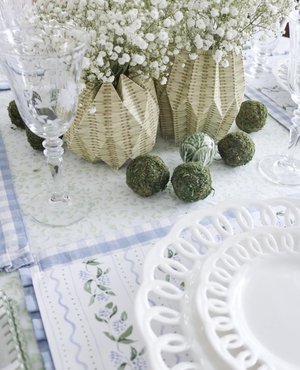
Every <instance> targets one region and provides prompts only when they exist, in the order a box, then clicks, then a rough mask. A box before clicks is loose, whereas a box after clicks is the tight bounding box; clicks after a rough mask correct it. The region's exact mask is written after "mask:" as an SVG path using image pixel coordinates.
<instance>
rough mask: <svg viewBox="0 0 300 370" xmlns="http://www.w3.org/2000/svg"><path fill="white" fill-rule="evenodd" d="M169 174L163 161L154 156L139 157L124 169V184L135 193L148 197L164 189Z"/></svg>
mask: <svg viewBox="0 0 300 370" xmlns="http://www.w3.org/2000/svg"><path fill="white" fill-rule="evenodd" d="M169 178H170V172H169V169H168V167H167V166H166V165H165V163H164V162H163V160H162V159H161V158H160V157H158V156H154V155H150V154H146V155H140V156H138V157H136V158H135V159H133V160H132V161H131V162H130V163H129V165H128V167H127V169H126V183H127V185H128V186H129V187H130V189H131V190H133V191H134V192H135V193H137V194H139V195H140V196H142V197H149V196H151V195H153V194H155V193H158V192H159V191H162V190H164V189H165V188H166V186H167V183H168V182H169Z"/></svg>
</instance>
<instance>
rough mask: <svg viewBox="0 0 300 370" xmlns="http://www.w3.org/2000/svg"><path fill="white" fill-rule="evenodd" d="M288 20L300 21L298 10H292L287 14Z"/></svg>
mask: <svg viewBox="0 0 300 370" xmlns="http://www.w3.org/2000/svg"><path fill="white" fill-rule="evenodd" d="M289 21H293V22H297V23H300V10H297V9H295V10H292V11H291V12H290V14H289Z"/></svg>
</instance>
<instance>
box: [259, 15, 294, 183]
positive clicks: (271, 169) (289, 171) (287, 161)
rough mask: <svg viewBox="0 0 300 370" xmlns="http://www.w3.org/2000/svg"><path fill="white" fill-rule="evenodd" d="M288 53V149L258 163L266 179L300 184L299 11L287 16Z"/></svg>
mask: <svg viewBox="0 0 300 370" xmlns="http://www.w3.org/2000/svg"><path fill="white" fill-rule="evenodd" d="M289 29H290V54H289V68H288V86H289V90H290V93H291V97H292V99H293V101H294V102H295V103H296V104H297V106H298V107H297V109H296V110H295V111H294V114H293V118H292V120H291V125H290V139H289V144H288V151H287V153H286V154H284V155H270V156H267V157H265V158H263V159H262V160H261V161H260V163H259V170H260V172H261V173H262V174H263V176H265V177H266V178H267V179H268V180H270V181H272V182H274V183H277V184H281V185H300V160H299V156H297V155H296V150H297V149H299V148H298V143H299V141H300V11H299V10H294V11H292V12H291V14H290V16H289Z"/></svg>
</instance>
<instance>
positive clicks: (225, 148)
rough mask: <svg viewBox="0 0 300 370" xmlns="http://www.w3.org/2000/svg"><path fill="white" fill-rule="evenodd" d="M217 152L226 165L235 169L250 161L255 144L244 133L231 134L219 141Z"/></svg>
mask: <svg viewBox="0 0 300 370" xmlns="http://www.w3.org/2000/svg"><path fill="white" fill-rule="evenodd" d="M218 150H219V154H220V156H221V157H222V158H223V160H224V162H225V163H226V164H228V165H229V166H233V167H236V166H241V165H244V164H246V163H248V162H250V161H251V159H252V158H253V156H254V153H255V144H254V142H253V140H252V139H251V137H250V136H249V135H248V134H246V133H245V132H232V133H230V134H227V135H226V136H225V137H223V139H221V140H220V141H219V143H218Z"/></svg>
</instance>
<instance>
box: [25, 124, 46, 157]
mask: <svg viewBox="0 0 300 370" xmlns="http://www.w3.org/2000/svg"><path fill="white" fill-rule="evenodd" d="M26 136H27V141H28V142H29V144H30V145H31V147H32V148H33V149H34V150H40V151H42V150H44V147H43V141H44V140H45V139H43V138H42V137H40V136H38V135H36V134H34V133H33V132H32V131H30V130H29V128H28V127H26Z"/></svg>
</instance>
